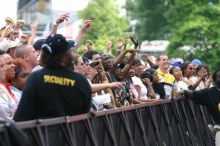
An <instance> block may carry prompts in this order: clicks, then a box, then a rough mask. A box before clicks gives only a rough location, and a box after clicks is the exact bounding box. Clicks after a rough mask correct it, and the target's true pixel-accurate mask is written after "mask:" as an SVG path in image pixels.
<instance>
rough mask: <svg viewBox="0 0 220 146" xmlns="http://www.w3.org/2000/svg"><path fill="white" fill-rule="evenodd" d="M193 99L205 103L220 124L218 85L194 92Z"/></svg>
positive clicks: (219, 93) (219, 92)
mask: <svg viewBox="0 0 220 146" xmlns="http://www.w3.org/2000/svg"><path fill="white" fill-rule="evenodd" d="M193 95H194V96H193V100H194V101H195V102H196V103H198V104H201V105H205V106H206V107H207V109H208V110H209V112H210V113H211V115H212V117H213V118H214V120H215V122H216V123H218V124H220V91H219V90H217V88H216V87H212V88H207V89H204V90H200V91H194V92H193Z"/></svg>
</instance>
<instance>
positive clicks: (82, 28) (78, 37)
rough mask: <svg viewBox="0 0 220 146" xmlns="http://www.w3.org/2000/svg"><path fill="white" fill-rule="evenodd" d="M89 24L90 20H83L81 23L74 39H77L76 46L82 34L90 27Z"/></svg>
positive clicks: (90, 23)
mask: <svg viewBox="0 0 220 146" xmlns="http://www.w3.org/2000/svg"><path fill="white" fill-rule="evenodd" d="M91 25H92V20H85V21H84V22H83V25H82V27H81V29H80V31H79V33H78V35H77V36H76V39H75V40H76V41H77V47H78V46H79V44H80V42H81V40H82V38H83V36H84V35H85V34H86V32H87V30H88V29H89V28H90V26H91Z"/></svg>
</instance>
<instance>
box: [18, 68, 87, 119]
mask: <svg viewBox="0 0 220 146" xmlns="http://www.w3.org/2000/svg"><path fill="white" fill-rule="evenodd" d="M90 107H91V87H90V84H89V83H88V81H87V79H86V78H85V77H84V76H82V75H80V74H78V73H75V72H72V71H70V70H67V69H64V68H59V69H52V68H50V69H49V68H43V69H42V70H39V71H36V72H33V73H32V74H31V75H30V76H29V77H28V79H27V81H26V84H25V86H24V89H23V93H22V97H21V101H20V103H19V106H18V109H17V111H16V113H15V116H14V120H15V121H25V120H32V119H39V118H52V117H59V116H65V115H77V114H82V113H86V112H88V111H89V110H90Z"/></svg>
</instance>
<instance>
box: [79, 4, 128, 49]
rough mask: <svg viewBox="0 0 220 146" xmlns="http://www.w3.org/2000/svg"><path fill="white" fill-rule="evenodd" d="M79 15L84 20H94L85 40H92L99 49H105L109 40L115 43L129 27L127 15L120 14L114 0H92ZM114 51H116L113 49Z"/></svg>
mask: <svg viewBox="0 0 220 146" xmlns="http://www.w3.org/2000/svg"><path fill="white" fill-rule="evenodd" d="M78 16H79V17H80V18H81V19H83V20H85V19H91V20H92V27H91V29H90V30H89V31H88V33H87V34H86V36H85V38H84V41H83V42H85V40H92V41H93V43H94V46H95V50H97V51H103V49H104V48H105V44H106V41H107V40H112V41H113V43H114V44H115V43H116V40H117V39H118V38H119V37H120V35H121V34H122V33H123V32H125V31H126V30H127V29H128V27H129V25H128V21H127V19H126V17H125V16H120V15H119V10H118V8H117V6H116V3H115V1H114V0H105V1H103V0H90V1H89V3H88V6H87V7H86V8H85V9H84V10H82V11H80V12H79V13H78ZM113 48H114V49H115V47H113ZM113 52H115V51H114V50H112V53H113Z"/></svg>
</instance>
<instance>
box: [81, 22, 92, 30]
mask: <svg viewBox="0 0 220 146" xmlns="http://www.w3.org/2000/svg"><path fill="white" fill-rule="evenodd" d="M91 25H92V20H85V21H84V22H83V25H82V27H81V30H83V31H87V30H88V29H89V28H90V27H91Z"/></svg>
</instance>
